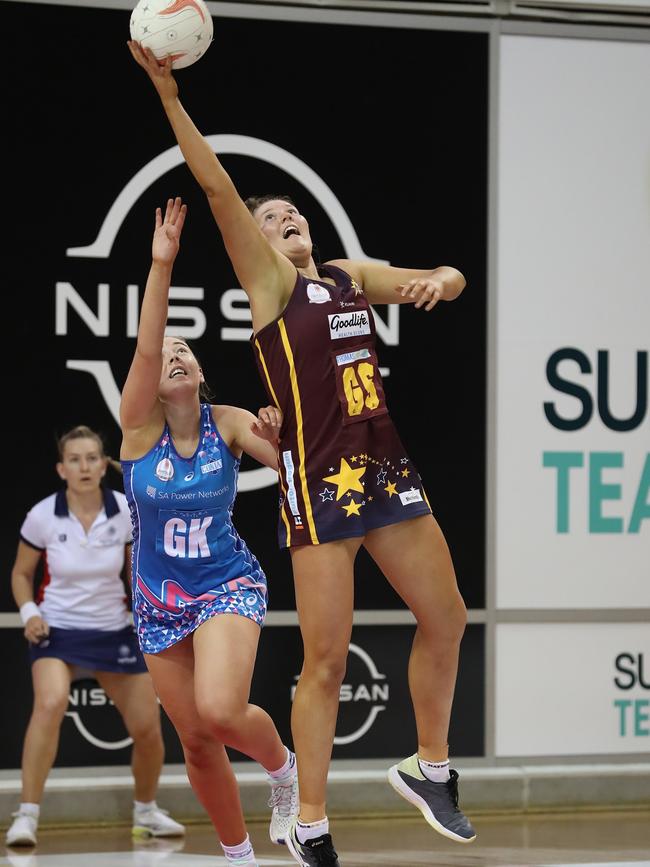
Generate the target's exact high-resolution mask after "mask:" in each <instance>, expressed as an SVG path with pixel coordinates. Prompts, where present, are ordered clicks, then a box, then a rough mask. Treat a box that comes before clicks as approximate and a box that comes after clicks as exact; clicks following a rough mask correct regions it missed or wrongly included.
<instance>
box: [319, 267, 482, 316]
mask: <svg viewBox="0 0 650 867" xmlns="http://www.w3.org/2000/svg"><path fill="white" fill-rule="evenodd" d="M331 264H332V265H338V267H339V268H342V269H343V270H344V271H347V273H348V274H350V276H351V277H353V278H354V279H355V280H356V281H357V283H359V285H360V286H361V287H362V289H363V291H364V292H365V294H366V297H367V299H368V301H369V302H370V303H371V304H414V305H415V307H417V308H420V307H424V309H425V310H426V311H427V312H428V311H429V310H432V309H433V307H434V306H435V305H436V304H437V303H438V301H453V300H454V299H455V298H458V296H459V295H460V293H461V292H462V291H463V289H464V288H465V278H464V277H463V275H462V274H461V272H460V271H458V269H456V268H452V267H451V266H449V265H441V266H440V267H439V268H434V269H432V270H429V271H420V270H415V269H412V268H394V267H393V266H392V265H382V264H380V263H378V262H353V261H350V260H349V259H339V260H335V261H333V262H332V263H331Z"/></svg>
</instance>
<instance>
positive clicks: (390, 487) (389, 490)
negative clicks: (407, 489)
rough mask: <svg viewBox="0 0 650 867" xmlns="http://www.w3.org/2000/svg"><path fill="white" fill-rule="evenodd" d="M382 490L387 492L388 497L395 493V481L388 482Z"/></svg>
mask: <svg viewBox="0 0 650 867" xmlns="http://www.w3.org/2000/svg"><path fill="white" fill-rule="evenodd" d="M384 490H385V491H386V492H387V493H388V496H389V497H392V496H393V494H396V493H397V488H396V487H395V482H389V483H388V484H387V485H386V487H385V488H384Z"/></svg>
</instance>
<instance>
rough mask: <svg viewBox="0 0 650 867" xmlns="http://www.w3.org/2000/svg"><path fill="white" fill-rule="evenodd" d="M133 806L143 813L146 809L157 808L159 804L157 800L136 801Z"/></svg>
mask: <svg viewBox="0 0 650 867" xmlns="http://www.w3.org/2000/svg"><path fill="white" fill-rule="evenodd" d="M133 806H134V807H135V810H136V812H138V813H141V812H144V811H146V810H155V809H156V807H157V806H158V804H157V803H156V802H155V801H134V802H133Z"/></svg>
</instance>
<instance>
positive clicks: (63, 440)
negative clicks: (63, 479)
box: [56, 424, 106, 461]
mask: <svg viewBox="0 0 650 867" xmlns="http://www.w3.org/2000/svg"><path fill="white" fill-rule="evenodd" d="M80 439H89V440H95V442H96V443H97V445H98V446H99V453H100V455H101V456H102V457H103V458H105V457H106V453H105V451H104V441H103V439H102V438H101V436H100V435H99V434H98V433H97V432H96V431H94V430H93V429H92V428H89V427H88V426H87V425H85V424H78V425H77V426H76V427H73V428H72V430H69V431H68V432H67V433H64V434H62V435H61V436H60V437H59V438H58V440H57V441H56V445H57V449H58V451H59V460H60V461H62V460H63V454H64V452H65V447H66V445H67V444H68V443H69V442H70V440H80Z"/></svg>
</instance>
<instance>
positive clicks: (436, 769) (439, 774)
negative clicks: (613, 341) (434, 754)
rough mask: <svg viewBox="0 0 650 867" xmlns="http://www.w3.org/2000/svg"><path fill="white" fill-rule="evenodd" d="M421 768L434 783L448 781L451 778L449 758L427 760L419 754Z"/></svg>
mask: <svg viewBox="0 0 650 867" xmlns="http://www.w3.org/2000/svg"><path fill="white" fill-rule="evenodd" d="M418 763H419V765H420V770H421V771H422V773H423V774H424V776H425V777H426V778H427V780H431V782H432V783H446V782H447V780H448V779H449V759H447V761H446V762H427V761H425V759H421V758H420V757H419V756H418Z"/></svg>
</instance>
